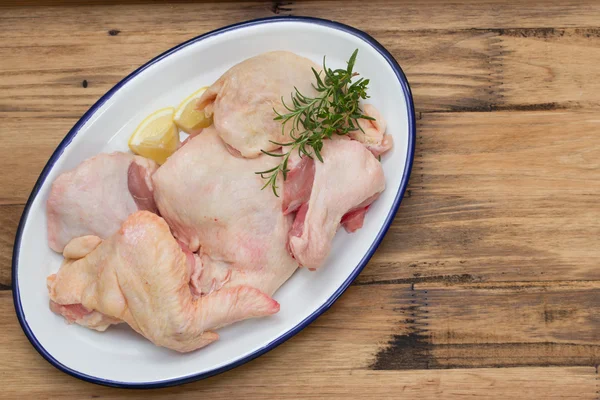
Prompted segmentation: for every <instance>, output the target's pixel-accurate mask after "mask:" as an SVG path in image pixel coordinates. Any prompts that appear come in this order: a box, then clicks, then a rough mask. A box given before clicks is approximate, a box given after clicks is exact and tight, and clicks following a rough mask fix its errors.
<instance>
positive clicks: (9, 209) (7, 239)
mask: <svg viewBox="0 0 600 400" xmlns="http://www.w3.org/2000/svg"><path fill="white" fill-rule="evenodd" d="M22 212H23V206H21V205H4V206H0V290H5V289H9V288H10V286H11V276H12V274H11V268H12V264H11V262H12V249H13V244H14V238H15V233H16V232H17V226H18V225H19V219H20V216H21V213H22Z"/></svg>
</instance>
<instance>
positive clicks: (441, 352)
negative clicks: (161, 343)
mask: <svg viewBox="0 0 600 400" xmlns="http://www.w3.org/2000/svg"><path fill="white" fill-rule="evenodd" d="M464 290H468V289H464ZM590 290H593V289H591V288H590ZM596 290H597V289H596ZM411 293H413V290H412V289H411V288H410V286H409V285H404V286H401V287H398V286H396V287H393V286H390V285H385V286H380V287H362V288H359V287H354V288H351V289H350V290H349V291H348V292H347V293H346V294H345V295H344V296H343V297H342V299H341V300H340V301H338V302H337V303H336V304H335V305H334V306H333V308H332V309H331V310H330V311H329V312H327V313H326V314H324V315H323V316H321V317H320V318H318V319H317V321H315V322H314V323H313V324H311V326H310V327H308V328H306V329H305V330H304V331H302V332H301V333H300V334H298V335H297V336H295V337H294V338H292V339H291V340H289V341H288V342H286V343H285V344H283V345H281V346H279V347H278V348H277V349H275V350H273V351H271V352H269V353H267V354H266V355H264V356H263V357H261V358H259V359H257V360H254V361H252V362H250V363H248V364H246V365H244V366H242V367H240V368H238V369H236V370H234V371H230V372H228V373H225V374H223V375H221V376H218V377H214V378H210V379H208V380H206V381H201V382H197V383H194V384H190V385H185V386H183V387H180V388H173V389H167V390H158V391H151V392H139V391H117V390H113V389H108V388H102V387H99V386H95V385H91V384H87V383H84V382H80V381H77V380H75V379H72V378H70V377H68V376H66V375H64V374H63V373H61V372H59V371H58V370H55V369H54V368H53V367H51V366H50V365H49V364H48V363H46V362H44V361H43V360H42V359H41V357H40V356H39V355H38V354H37V353H36V352H35V351H34V350H33V348H32V347H31V346H30V345H29V343H28V342H27V340H26V339H25V338H24V337H23V335H22V334H21V332H20V328H19V326H18V323H17V321H16V318H15V317H14V315H13V313H12V306H11V299H10V298H9V296H8V295H9V293H8V292H0V321H1V323H2V326H3V335H1V336H0V348H2V349H4V353H3V360H2V366H1V368H2V376H3V382H5V383H6V384H7V385H6V387H5V390H4V391H3V395H4V396H6V398H13V397H16V396H18V395H19V394H20V393H23V392H24V389H25V390H26V393H27V394H28V395H29V396H32V397H33V398H41V397H43V398H61V399H71V398H84V397H88V396H91V397H93V396H98V397H100V398H117V397H119V398H120V397H131V398H147V397H146V396H149V397H154V396H157V397H161V398H162V397H166V398H171V397H172V398H188V397H189V398H198V397H200V396H202V395H203V394H205V395H207V396H208V395H210V396H211V398H217V399H219V398H232V397H233V398H237V397H240V396H243V397H244V398H257V399H258V398H265V397H266V398H271V397H277V398H284V399H287V398H290V399H292V398H298V396H300V395H301V396H302V397H308V398H313V397H314V398H322V397H323V396H325V397H327V398H330V397H331V398H345V397H346V398H347V397H348V396H350V397H354V398H363V397H368V398H375V397H376V398H397V397H398V396H400V395H402V396H405V397H406V398H413V397H415V396H418V397H419V398H435V396H443V398H448V399H453V398H461V397H462V396H466V395H470V396H472V397H475V398H493V397H496V396H497V397H498V398H517V397H518V396H519V395H520V396H527V395H528V394H529V395H530V396H544V397H537V398H565V397H566V396H572V398H578V399H593V398H594V394H595V393H594V392H595V391H596V390H597V375H596V373H595V368H594V367H593V360H592V358H591V356H590V350H589V347H590V346H588V347H586V346H585V345H574V346H573V347H574V348H575V349H576V350H570V351H561V350H560V349H561V348H560V346H557V348H556V349H554V348H552V347H551V346H545V347H542V349H540V347H539V346H537V345H536V343H535V342H533V343H530V344H528V345H527V346H524V345H522V347H523V348H522V349H520V348H518V347H517V346H512V347H511V348H510V349H507V350H505V351H504V352H502V349H499V350H498V349H491V350H490V349H487V350H486V351H483V350H482V349H481V347H477V346H476V345H469V346H464V347H462V348H461V347H459V346H455V347H454V348H452V347H448V346H442V345H440V344H439V343H430V344H429V349H428V350H427V353H424V354H423V355H420V354H419V351H423V349H422V348H421V347H419V346H421V345H420V344H418V343H417V344H416V347H414V348H413V347H411V346H412V345H413V344H412V343H410V341H404V342H403V343H404V345H403V346H401V347H399V346H398V343H400V342H402V341H401V340H400V339H399V338H398V336H399V335H396V336H395V337H394V338H393V339H392V342H393V343H394V344H393V345H392V346H395V347H394V348H393V350H392V349H391V348H388V349H387V350H385V351H384V352H383V353H385V352H387V353H386V354H385V355H382V353H380V354H378V355H377V357H376V358H375V360H374V359H373V356H374V351H376V348H377V344H378V341H379V340H382V339H383V338H385V337H386V336H387V334H388V333H389V332H394V331H396V332H398V333H401V332H406V331H407V330H408V329H411V327H410V325H411V324H410V323H409V324H406V323H405V322H404V321H403V320H404V318H405V317H406V313H410V311H409V310H407V309H406V308H405V307H406V306H409V304H410V299H411ZM457 294H458V293H457ZM489 295H490V296H491V297H494V296H495V295H494V294H493V293H492V292H490V293H489ZM592 295H593V293H591V292H590V293H587V296H588V299H589V300H590V302H591V303H593V304H594V308H593V309H592V310H590V313H591V312H596V313H597V311H598V306H599V304H598V299H597V297H598V296H597V293H596V295H595V297H596V298H595V299H592V298H591V296H592ZM436 296H437V295H433V296H432V299H435V298H436ZM584 297H585V296H584ZM498 300H499V299H497V300H496V301H498ZM434 301H435V300H434ZM456 305H458V304H457V302H455V303H454V304H453V305H452V306H447V305H443V306H442V307H448V308H453V306H456ZM438 307H439V306H437V305H436V306H432V309H433V310H435V309H438V310H439V311H440V312H443V310H442V309H441V308H438ZM498 308H501V307H499V305H497V306H496V308H495V309H498ZM532 308H533V307H532ZM453 311H454V313H460V307H459V308H458V309H454V310H453ZM466 314H468V313H463V318H464V315H466ZM489 315H491V316H492V320H491V321H490V322H492V323H494V322H498V320H497V317H494V313H492V312H490V313H489ZM399 318H400V319H401V321H400V322H398V319H399ZM499 320H500V321H503V323H504V324H509V325H510V321H508V320H504V319H503V318H500V319H499ZM523 320H525V318H523ZM581 320H582V322H584V320H585V318H582V319H581ZM444 321H447V320H446V319H444V320H443V321H440V323H442V324H443V323H444ZM534 321H535V320H533V321H529V320H526V322H528V324H529V325H528V326H534V327H535V329H536V330H538V331H539V330H540V328H539V326H536V325H535V324H534ZM468 322H474V321H473V320H471V321H468ZM519 322H520V321H515V322H514V323H513V324H512V327H514V326H516V325H517V324H518V323H519ZM73 328H74V329H79V328H77V327H73ZM460 329H463V330H464V329H465V327H464V326H461V327H459V328H458V331H460ZM542 329H543V328H542ZM458 331H457V334H456V335H455V338H458V337H460V334H459V333H458ZM548 332H550V330H548ZM576 335H577V334H575V336H576ZM545 339H548V338H545ZM443 341H444V339H443V338H440V339H436V342H440V343H441V342H443ZM482 346H483V345H482ZM498 347H499V346H498ZM540 350H545V351H540ZM393 352H396V355H395V357H394V358H393V359H394V360H402V359H404V360H405V361H406V362H407V363H412V365H413V368H415V367H417V368H418V367H421V370H420V371H419V370H416V371H414V370H413V371H409V370H407V369H408V368H406V367H407V365H406V364H399V365H388V368H380V367H381V366H382V365H381V366H380V367H377V366H376V370H375V371H373V370H371V369H370V368H371V366H370V365H369V363H371V362H379V363H380V364H382V363H384V362H385V361H386V360H389V359H390V355H391V354H392V353H393ZM508 353H510V354H508ZM484 354H485V355H487V356H488V357H489V358H490V359H491V358H493V357H494V356H496V357H502V356H504V357H506V359H508V360H516V361H515V364H514V365H540V361H539V360H541V362H548V363H547V365H553V363H554V362H557V363H559V365H561V364H562V365H588V366H587V367H561V368H558V367H546V368H540V367H538V368H514V369H501V370H498V369H476V370H475V369H469V368H466V369H463V368H465V366H469V364H473V365H474V366H478V365H481V362H482V361H485V360H482V358H481V356H482V355H484ZM342 355H343V356H342ZM403 356H404V357H403ZM409 356H410V357H409ZM527 357H529V358H528V361H529V363H524V362H523V361H524V360H525V358H527ZM538 358H539V360H538ZM423 359H426V360H428V362H430V363H431V364H430V365H428V366H422V365H420V364H419V363H420V362H423ZM554 360H556V361H554ZM365 361H366V362H367V363H365ZM488 361H489V360H488ZM438 362H439V363H440V364H437V363H438ZM444 363H446V365H444ZM452 363H454V364H452ZM519 363H520V364H519ZM24 365H26V366H27V374H25V375H24V374H22V371H23V366H24ZM450 366H453V367H456V366H460V367H461V369H455V370H450V371H448V370H437V371H435V370H426V368H447V367H450ZM389 367H394V368H389ZM316 368H317V369H318V372H317V369H316ZM384 369H387V370H384ZM391 369H395V370H396V371H391ZM513 386H518V387H519V390H518V391H517V390H514V391H513V389H511V387H513ZM520 398H523V397H520ZM526 398H527V397H526ZM530 398H532V397H530Z"/></svg>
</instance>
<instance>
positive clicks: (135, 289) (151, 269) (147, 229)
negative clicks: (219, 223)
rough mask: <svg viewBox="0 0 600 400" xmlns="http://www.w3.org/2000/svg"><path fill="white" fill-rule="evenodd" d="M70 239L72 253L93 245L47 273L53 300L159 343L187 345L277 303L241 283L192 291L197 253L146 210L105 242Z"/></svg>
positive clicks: (85, 321) (82, 317) (79, 318)
mask: <svg viewBox="0 0 600 400" xmlns="http://www.w3.org/2000/svg"><path fill="white" fill-rule="evenodd" d="M94 243H99V244H97V246H96V247H95V248H94ZM68 247H70V249H69V250H70V252H71V254H78V255H81V254H83V253H84V252H85V251H87V250H90V249H91V251H90V252H89V254H87V255H86V256H85V257H83V258H80V259H78V260H72V259H68V260H66V262H65V263H64V264H63V266H62V267H61V268H60V270H59V271H58V273H57V274H56V275H51V276H50V277H48V290H49V294H50V300H51V308H52V309H53V310H54V311H55V312H58V313H60V314H62V315H64V316H65V317H66V318H67V319H69V320H70V321H72V322H76V323H79V324H82V325H85V326H88V327H90V328H94V329H98V330H103V329H106V327H107V326H108V325H110V324H111V323H118V322H120V321H123V322H126V323H127V324H129V325H130V326H131V327H132V328H133V329H134V330H135V331H137V332H138V333H140V334H141V335H143V336H145V337H146V338H147V339H149V340H150V341H152V342H153V343H154V344H156V345H158V346H164V347H167V348H170V349H173V350H176V351H180V352H188V351H192V350H195V349H198V348H200V347H204V346H206V345H208V344H209V343H211V342H213V341H215V340H217V339H218V337H219V336H218V334H217V333H215V332H214V331H213V330H214V329H217V328H219V327H222V326H224V325H228V324H231V323H233V322H236V321H240V320H243V319H247V318H253V317H262V316H267V315H271V314H274V313H276V312H277V311H279V304H278V303H277V302H276V301H275V300H273V299H272V298H270V297H269V296H267V295H266V294H265V293H262V292H261V291H260V290H258V289H255V288H252V287H249V286H244V285H239V286H230V287H227V288H222V289H220V290H215V291H213V292H212V293H211V294H209V295H207V296H202V297H197V296H194V295H193V289H192V288H191V287H190V278H191V276H192V274H193V273H194V271H195V269H196V268H198V265H197V262H198V257H197V256H194V255H192V254H191V253H189V252H186V251H184V250H183V249H182V248H181V246H180V244H179V243H178V242H177V241H176V240H175V239H174V238H173V236H172V235H171V232H170V230H169V226H168V225H167V224H166V222H165V221H164V220H163V219H162V218H161V217H159V216H157V215H156V214H153V213H150V212H148V211H138V212H136V213H134V214H132V215H131V216H130V217H129V218H127V220H126V221H125V222H124V223H123V225H122V226H121V229H119V231H118V232H117V233H115V234H114V235H112V236H111V237H109V238H108V239H107V240H105V241H103V242H101V243H100V239H97V238H96V239H94V238H93V237H89V236H88V237H87V238H84V239H82V240H81V241H80V239H75V241H74V242H71V243H69V246H68Z"/></svg>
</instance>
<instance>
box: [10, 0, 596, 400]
mask: <svg viewBox="0 0 600 400" xmlns="http://www.w3.org/2000/svg"><path fill="white" fill-rule="evenodd" d="M36 3H42V4H43V5H42V6H39V5H37V6H36V5H35V4H36ZM51 3H52V2H50V1H41V2H36V1H31V0H28V1H26V2H24V3H23V4H25V5H28V6H17V5H18V2H15V1H9V2H4V3H3V5H4V6H5V7H3V8H0V139H1V140H0V151H1V154H0V155H1V157H0V170H1V171H2V173H1V174H0V290H1V291H0V326H2V333H1V334H0V357H1V358H0V382H2V390H1V391H0V397H2V398H11V399H12V398H24V399H29V398H32V399H33V398H35V399H40V398H60V399H81V398H90V397H92V398H106V399H112V398H121V397H127V398H172V399H175V398H177V399H183V398H189V399H192V398H194V399H197V398H214V399H221V398H222V399H229V398H238V397H239V398H248V399H255V398H256V399H259V398H289V399H296V398H301V397H311V398H349V397H355V398H408V399H416V398H432V399H433V398H435V399H454V398H481V399H487V398H498V399H528V398H540V399H552V398H573V399H599V398H600V394H599V391H600V377H599V374H598V363H599V362H600V268H599V267H600V115H599V111H600V68H599V67H598V66H599V65H600V2H597V1H587V2H586V1H569V0H567V1H564V0H560V1H559V0H556V1H539V2H535V1H534V2H524V1H522V0H519V1H499V0H498V1H496V0H491V1H473V2H470V1H466V0H457V1H454V2H452V3H450V2H446V1H444V0H437V1H435V0H434V1H424V0H419V1H405V2H393V1H373V2H364V1H355V2H343V3H342V2H340V1H328V2H288V1H286V2H237V3H236V2H225V3H202V4H192V3H188V2H184V3H173V4H167V3H159V2H148V4H141V3H143V2H140V1H132V2H130V4H124V5H114V4H106V3H115V2H113V1H104V2H101V3H103V4H102V5H94V6H83V5H79V4H80V3H85V2H83V1H73V0H68V1H61V2H60V3H62V6H47V5H48V4H51ZM342 4H343V5H342ZM7 5H8V6H7ZM272 15H310V16H317V17H323V18H329V19H335V20H338V21H341V22H345V23H348V24H351V25H353V26H355V27H357V28H359V29H363V30H365V31H367V32H368V33H370V34H371V35H372V36H374V37H375V38H376V39H377V40H379V41H380V42H381V43H382V44H383V45H385V46H386V47H387V48H388V49H389V50H390V51H391V52H392V53H393V54H394V56H395V57H396V59H397V60H398V61H399V62H400V64H401V65H402V66H403V68H404V71H405V72H406V74H407V76H408V79H409V81H410V83H411V86H412V89H413V93H414V99H415V105H416V109H417V116H418V132H417V136H418V139H417V155H416V158H415V163H414V169H413V174H412V177H411V180H410V184H409V189H408V191H407V194H406V196H405V199H404V201H403V203H402V206H401V208H400V211H399V213H398V215H397V217H396V220H395V221H394V224H393V226H392V227H391V229H390V231H389V233H388V235H387V236H386V238H385V239H384V241H383V243H382V244H381V246H380V248H379V250H378V252H377V253H376V255H375V256H374V257H373V259H372V261H371V262H370V263H369V265H368V266H367V267H366V269H365V270H364V272H363V273H362V274H361V275H360V276H359V278H358V279H357V281H356V282H355V283H354V285H353V286H351V287H350V289H349V290H348V291H347V292H346V293H345V294H344V295H343V296H342V297H341V299H340V300H339V301H338V302H337V303H336V304H335V305H334V306H333V307H332V309H331V310H330V311H329V312H327V313H326V314H325V315H323V316H321V317H320V318H318V319H317V320H316V321H315V322H314V323H313V324H312V325H311V326H310V327H308V328H307V329H305V330H304V331H303V332H301V333H300V334H298V335H297V336H296V337H294V338H292V339H291V340H289V341H288V342H286V343H285V344H283V345H281V346H280V347H278V348H277V349H275V350H274V351H272V352H270V353H268V354H266V355H265V356H263V357H261V358H259V359H257V360H254V361H252V362H250V363H248V364H246V365H244V366H242V367H240V368H237V369H235V370H233V371H229V372H227V373H225V374H222V375H220V376H217V377H213V378H210V379H208V380H205V381H200V382H195V383H192V384H188V385H184V386H181V387H177V388H169V389H162V390H153V391H145V392H140V391H131V390H129V391H127V390H118V389H111V388H105V387H100V386H96V385H92V384H88V383H85V382H81V381H78V380H76V379H74V378H71V377H69V376H67V375H65V374H63V373H61V372H59V371H57V370H55V369H54V368H53V367H51V366H50V365H49V364H48V363H46V362H45V361H44V360H43V359H42V358H41V356H39V355H38V354H37V353H36V352H35V350H34V349H33V348H32V347H31V345H30V344H29V342H28V341H27V339H26V338H25V336H24V334H23V333H22V331H21V329H20V327H19V325H18V322H17V320H16V317H15V315H14V311H13V306H12V298H11V292H10V290H11V286H10V285H11V283H10V276H11V272H10V268H11V251H12V245H13V239H14V234H15V230H16V227H17V224H18V220H19V217H20V214H21V212H22V210H23V204H24V203H25V201H26V199H27V196H28V194H29V192H30V190H31V188H32V186H33V184H34V182H35V179H36V178H37V176H38V174H39V172H40V170H41V168H42V167H43V166H44V164H45V162H46V161H47V159H48V157H49V156H50V154H51V153H52V151H53V150H54V148H55V147H56V145H57V144H58V142H59V141H60V140H61V138H62V137H63V136H64V135H65V133H66V132H67V131H68V130H69V128H70V127H71V126H72V125H73V124H74V123H75V122H76V121H77V119H78V118H79V117H80V116H81V114H83V112H84V111H85V110H86V109H87V108H88V107H89V106H90V105H92V104H93V103H94V102H95V101H96V100H97V99H98V98H99V97H100V96H101V95H102V94H103V93H104V92H105V91H107V90H108V89H109V88H110V87H111V86H112V85H114V84H115V83H116V82H117V81H119V80H120V79H121V78H123V77H124V76H125V75H126V74H128V73H129V72H131V71H132V70H133V69H135V68H136V67H137V66H139V65H140V64H142V63H144V62H145V61H147V60H148V59H150V58H151V57H153V56H155V55H157V54H158V53H160V52H162V51H164V50H166V49H168V48H170V47H172V46H174V45H176V44H177V43H180V42H182V41H184V40H186V39H189V38H191V37H194V36H196V35H198V34H201V33H204V32H206V31H208V30H212V29H215V28H218V27H220V26H223V25H227V24H230V23H234V22H239V21H242V20H247V19H251V18H257V17H266V16H272ZM84 82H85V84H84Z"/></svg>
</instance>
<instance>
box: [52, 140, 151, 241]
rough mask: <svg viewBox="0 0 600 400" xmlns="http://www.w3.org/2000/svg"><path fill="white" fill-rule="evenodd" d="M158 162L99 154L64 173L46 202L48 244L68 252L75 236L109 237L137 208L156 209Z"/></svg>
mask: <svg viewBox="0 0 600 400" xmlns="http://www.w3.org/2000/svg"><path fill="white" fill-rule="evenodd" d="M156 168H157V165H156V164H155V163H154V161H152V160H149V159H146V158H143V157H139V156H134V155H132V154H128V153H121V152H115V153H111V154H99V155H97V156H95V157H92V158H89V159H87V160H85V161H84V162H82V163H81V164H80V165H79V166H77V168H75V169H74V170H72V171H69V172H65V173H63V174H61V175H60V176H59V177H58V178H57V179H56V180H55V181H54V182H53V183H52V188H51V190H50V196H49V197H48V203H47V205H46V213H47V216H48V242H49V244H50V247H51V248H52V250H54V251H57V252H62V251H63V249H64V247H65V246H66V245H67V243H69V241H71V240H72V239H74V238H76V237H79V236H85V235H95V236H99V237H100V238H103V239H105V238H107V237H109V236H110V235H112V234H113V233H114V232H116V231H117V230H118V229H119V227H120V226H121V224H122V223H123V221H125V219H126V218H127V217H128V216H129V215H130V214H132V213H134V212H136V211H137V210H149V211H156V206H155V204H154V198H153V195H152V180H151V179H150V177H151V176H152V174H153V173H154V171H155V170H156Z"/></svg>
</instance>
